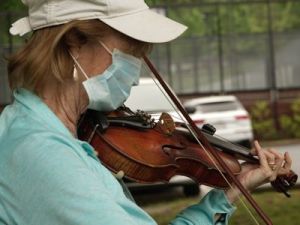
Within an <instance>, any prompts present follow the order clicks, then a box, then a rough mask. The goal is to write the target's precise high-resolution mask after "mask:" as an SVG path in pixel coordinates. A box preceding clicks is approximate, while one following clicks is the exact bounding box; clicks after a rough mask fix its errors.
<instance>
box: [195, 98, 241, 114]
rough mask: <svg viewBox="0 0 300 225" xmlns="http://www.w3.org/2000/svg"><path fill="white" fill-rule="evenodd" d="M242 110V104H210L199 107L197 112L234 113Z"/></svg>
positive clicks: (224, 102)
mask: <svg viewBox="0 0 300 225" xmlns="http://www.w3.org/2000/svg"><path fill="white" fill-rule="evenodd" d="M240 108H241V106H240V104H239V103H238V102H233V101H223V102H209V103H202V104H199V105H197V111H199V112H201V113H210V112H224V111H233V110H237V109H240Z"/></svg>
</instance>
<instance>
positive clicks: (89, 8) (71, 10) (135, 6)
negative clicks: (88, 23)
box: [10, 0, 187, 43]
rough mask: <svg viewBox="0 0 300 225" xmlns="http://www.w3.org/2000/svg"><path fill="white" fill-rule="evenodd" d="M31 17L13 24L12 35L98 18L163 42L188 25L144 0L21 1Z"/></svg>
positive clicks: (129, 32) (147, 39) (143, 38)
mask: <svg viewBox="0 0 300 225" xmlns="http://www.w3.org/2000/svg"><path fill="white" fill-rule="evenodd" d="M22 2H23V3H24V4H25V5H27V6H28V9H29V16H28V17H24V18H22V19H19V20H18V21H16V22H15V23H13V24H12V27H11V28H10V33H11V34H12V35H20V36H22V35H24V34H26V33H28V32H30V31H33V30H38V29H40V28H44V27H50V26H54V25H59V24H64V23H67V22H70V21H73V20H88V19H99V20H101V21H102V22H104V23H106V24H107V25H109V26H110V27H112V28H114V29H115V30H118V31H120V32H121V33H123V34H126V35H127V36H130V37H132V38H134V39H137V40H140V41H144V42H149V43H163V42H168V41H171V40H173V39H175V38H177V37H178V36H179V35H181V34H182V33H183V32H184V31H185V30H186V29H187V27H186V26H184V25H182V24H180V23H178V22H176V21H174V20H171V19H169V18H167V17H165V16H163V15H160V14H158V13H156V12H154V11H152V10H150V9H149V7H148V6H147V4H146V3H145V2H144V0H22Z"/></svg>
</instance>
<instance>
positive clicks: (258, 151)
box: [254, 141, 269, 167]
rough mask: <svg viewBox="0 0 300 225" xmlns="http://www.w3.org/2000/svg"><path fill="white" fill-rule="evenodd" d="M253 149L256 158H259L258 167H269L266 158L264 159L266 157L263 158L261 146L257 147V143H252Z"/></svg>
mask: <svg viewBox="0 0 300 225" xmlns="http://www.w3.org/2000/svg"><path fill="white" fill-rule="evenodd" d="M254 147H255V150H256V152H257V155H258V158H259V162H260V165H262V166H264V167H269V165H268V161H267V158H266V156H265V154H264V151H263V149H262V148H261V146H260V145H259V143H258V141H254Z"/></svg>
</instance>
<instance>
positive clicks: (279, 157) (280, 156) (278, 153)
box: [268, 148, 284, 167]
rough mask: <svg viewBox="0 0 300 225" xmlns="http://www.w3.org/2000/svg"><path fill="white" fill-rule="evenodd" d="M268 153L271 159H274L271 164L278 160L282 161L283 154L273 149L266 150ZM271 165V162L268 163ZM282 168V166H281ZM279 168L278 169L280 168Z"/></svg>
mask: <svg viewBox="0 0 300 225" xmlns="http://www.w3.org/2000/svg"><path fill="white" fill-rule="evenodd" d="M268 152H269V153H271V154H272V155H273V156H272V158H274V161H272V163H276V162H277V161H278V160H279V159H280V160H281V159H282V160H284V156H283V154H281V153H280V152H278V151H277V150H275V149H273V148H270V149H268ZM269 163H270V164H271V162H269ZM281 166H282V165H281ZM281 166H280V167H281Z"/></svg>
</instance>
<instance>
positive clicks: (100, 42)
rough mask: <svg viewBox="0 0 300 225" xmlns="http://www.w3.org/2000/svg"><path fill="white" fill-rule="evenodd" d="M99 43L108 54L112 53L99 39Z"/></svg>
mask: <svg viewBox="0 0 300 225" xmlns="http://www.w3.org/2000/svg"><path fill="white" fill-rule="evenodd" d="M99 44H100V45H101V46H102V47H103V48H104V49H105V50H106V51H107V52H108V53H109V54H110V55H113V53H112V51H111V50H110V49H109V48H108V47H107V46H106V45H105V44H104V43H103V42H102V41H100V40H99Z"/></svg>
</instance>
